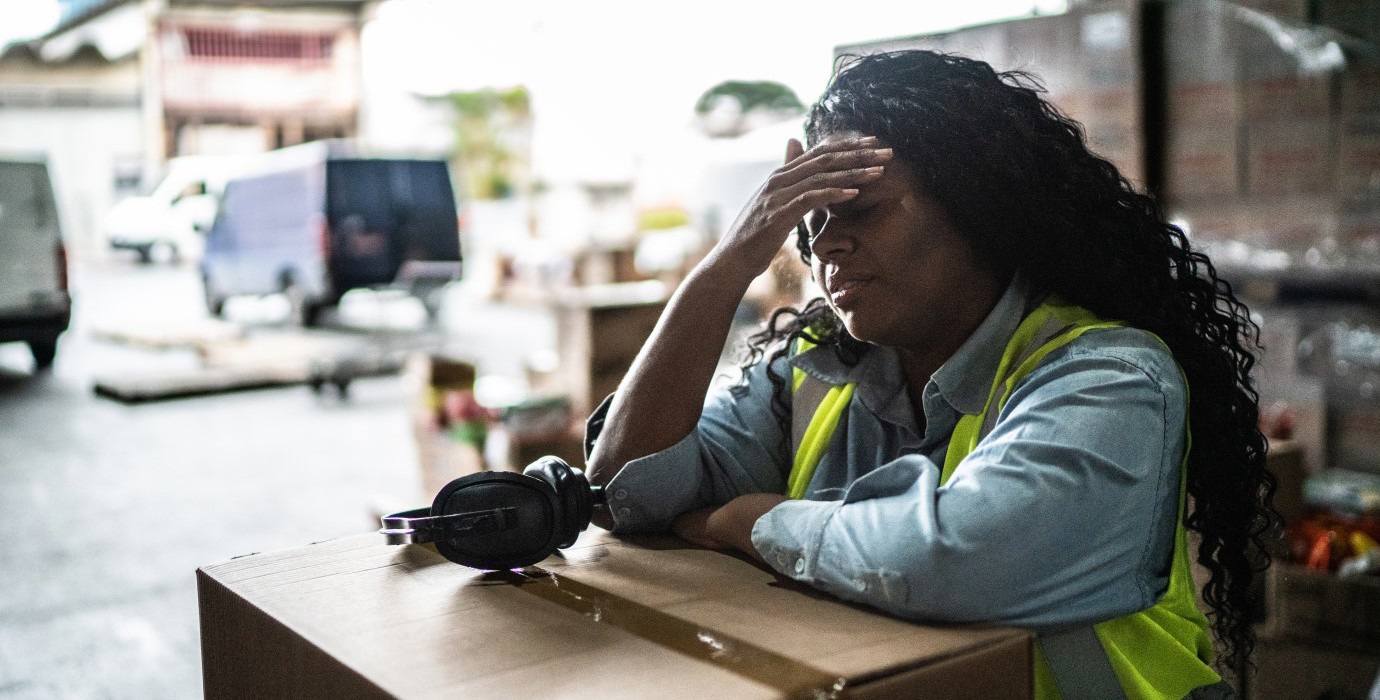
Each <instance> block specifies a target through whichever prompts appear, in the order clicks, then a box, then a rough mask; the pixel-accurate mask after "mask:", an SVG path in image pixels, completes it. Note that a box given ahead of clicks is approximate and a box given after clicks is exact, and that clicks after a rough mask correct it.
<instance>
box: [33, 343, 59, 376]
mask: <svg viewBox="0 0 1380 700" xmlns="http://www.w3.org/2000/svg"><path fill="white" fill-rule="evenodd" d="M29 352H31V353H33V355H34V368H35V369H40V370H42V369H48V368H49V367H52V366H53V360H55V359H57V338H43V339H41V340H30V341H29Z"/></svg>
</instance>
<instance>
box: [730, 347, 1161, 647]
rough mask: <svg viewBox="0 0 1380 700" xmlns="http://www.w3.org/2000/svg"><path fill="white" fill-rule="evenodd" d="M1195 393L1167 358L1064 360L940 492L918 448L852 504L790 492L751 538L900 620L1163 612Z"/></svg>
mask: <svg viewBox="0 0 1380 700" xmlns="http://www.w3.org/2000/svg"><path fill="white" fill-rule="evenodd" d="M1185 394H1186V392H1185V389H1184V386H1183V382H1182V378H1181V375H1180V373H1179V371H1178V367H1177V365H1175V364H1174V362H1173V359H1172V357H1170V356H1169V354H1168V353H1167V351H1163V350H1162V349H1160V348H1157V347H1152V346H1150V345H1148V344H1147V345H1145V346H1141V347H1112V348H1107V347H1085V346H1083V345H1082V344H1081V343H1078V342H1075V343H1074V344H1070V345H1068V346H1065V347H1064V348H1061V349H1060V350H1057V351H1056V352H1055V353H1051V355H1050V357H1049V358H1047V360H1046V363H1045V364H1043V365H1042V366H1041V367H1040V368H1038V369H1037V370H1036V371H1035V372H1033V373H1031V374H1030V375H1029V376H1028V377H1027V378H1026V379H1025V380H1023V381H1022V382H1021V383H1020V384H1019V385H1018V386H1017V387H1016V389H1015V391H1014V392H1013V394H1012V396H1011V398H1010V400H1009V401H1008V403H1007V404H1006V406H1005V408H1004V409H1003V410H1002V411H1001V413H1000V414H999V417H998V421H997V423H996V426H995V428H994V429H993V431H992V432H991V434H989V435H988V436H987V437H986V438H985V439H984V440H983V441H982V442H981V443H980V444H979V445H978V447H977V448H976V449H975V450H974V451H973V452H972V453H971V454H969V455H968V456H967V458H965V459H964V460H963V461H962V462H961V463H960V464H959V465H958V467H957V469H956V470H955V472H954V474H953V476H952V477H951V478H950V480H949V481H948V483H946V484H943V485H940V483H939V480H940V468H939V466H938V465H936V464H935V463H934V462H933V461H931V460H930V459H928V458H926V457H924V456H921V455H918V454H906V455H902V456H899V457H897V458H896V459H894V460H892V461H890V462H888V463H886V464H883V465H880V466H879V467H877V468H876V469H874V470H872V471H871V472H869V473H867V474H865V475H863V476H862V477H861V478H858V479H856V480H855V481H854V482H853V483H852V484H850V485H849V487H848V488H847V490H846V492H845V494H844V497H843V499H842V500H840V501H788V502H786V503H782V504H781V505H779V506H777V507H776V508H774V509H773V510H772V511H770V512H769V513H767V514H766V515H765V516H763V517H762V518H760V519H759V520H758V521H757V523H756V525H755V527H754V528H753V532H752V541H753V544H754V546H756V548H757V549H758V551H759V552H760V553H761V554H762V555H763V556H764V557H765V558H766V560H767V562H768V563H769V564H770V565H771V566H773V567H774V568H776V569H777V570H778V571H780V572H781V573H783V574H785V575H787V576H790V577H792V578H795V579H797V580H800V581H802V582H806V583H809V584H811V585H813V586H815V587H817V588H820V589H822V590H824V591H827V592H830V593H833V594H835V595H837V596H839V597H842V598H845V599H848V600H854V601H858V602H862V603H866V604H868V605H872V606H874V607H877V608H880V609H882V610H885V611H888V612H891V613H893V614H897V615H901V616H906V617H914V618H924V619H932V620H948V621H994V622H1002V623H1009V624H1020V625H1029V626H1036V627H1038V626H1046V625H1063V624H1081V623H1085V622H1091V621H1095V620H1102V619H1109V618H1111V617H1115V616H1118V615H1123V614H1127V613H1130V612H1134V611H1136V610H1140V609H1143V608H1145V607H1149V606H1150V605H1153V604H1154V603H1155V602H1156V601H1157V600H1158V598H1159V597H1160V596H1161V595H1162V594H1163V590H1164V588H1165V586H1166V585H1167V581H1168V561H1167V560H1165V561H1154V560H1153V559H1156V558H1160V553H1163V552H1168V551H1172V538H1173V537H1174V532H1175V522H1176V519H1177V517H1178V503H1179V484H1180V480H1179V474H1180V470H1179V467H1180V460H1181V459H1182V456H1183V450H1184V445H1185V430H1184V426H1185V410H1186V408H1185V403H1186V398H1185Z"/></svg>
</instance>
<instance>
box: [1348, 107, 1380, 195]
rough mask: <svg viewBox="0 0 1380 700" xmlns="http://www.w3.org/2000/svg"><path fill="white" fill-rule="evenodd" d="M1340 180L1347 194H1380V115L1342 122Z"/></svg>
mask: <svg viewBox="0 0 1380 700" xmlns="http://www.w3.org/2000/svg"><path fill="white" fill-rule="evenodd" d="M1337 181H1338V182H1337V185H1338V187H1337V189H1338V191H1339V192H1341V193H1342V194H1343V195H1351V196H1358V195H1359V196H1365V195H1376V194H1380V113H1375V114H1368V115H1365V116H1355V117H1351V118H1348V119H1343V120H1342V122H1341V136H1340V143H1339V144H1338V148H1337Z"/></svg>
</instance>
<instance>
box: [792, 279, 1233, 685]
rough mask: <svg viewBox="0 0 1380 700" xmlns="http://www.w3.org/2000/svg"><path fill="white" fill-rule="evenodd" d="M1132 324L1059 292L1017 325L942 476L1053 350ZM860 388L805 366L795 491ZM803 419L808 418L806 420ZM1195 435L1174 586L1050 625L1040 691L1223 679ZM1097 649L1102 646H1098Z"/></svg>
mask: <svg viewBox="0 0 1380 700" xmlns="http://www.w3.org/2000/svg"><path fill="white" fill-rule="evenodd" d="M1122 325H1123V324H1121V323H1117V322H1110V321H1104V320H1101V319H1099V318H1097V317H1096V316H1094V315H1093V314H1092V313H1091V312H1089V311H1087V310H1085V309H1082V308H1079V307H1075V306H1066V305H1062V304H1059V303H1057V302H1055V301H1048V302H1046V303H1044V304H1042V305H1041V306H1040V307H1039V308H1037V309H1036V310H1035V311H1033V312H1031V314H1030V315H1029V316H1027V317H1026V318H1025V320H1023V321H1022V322H1021V324H1020V326H1018V327H1017V329H1016V332H1015V333H1014V334H1013V335H1012V337H1011V340H1010V341H1009V342H1008V343H1007V346H1006V349H1005V351H1004V352H1003V353H1002V358H1001V362H1000V364H999V365H998V368H997V373H996V376H995V377H994V378H993V382H992V388H991V389H990V390H989V391H988V395H987V402H986V403H985V405H984V407H983V410H982V412H981V413H979V414H976V415H964V416H963V417H961V418H960V419H959V421H958V425H957V426H955V428H954V431H953V435H952V436H951V437H950V440H949V448H948V451H947V453H946V454H945V458H944V467H943V470H942V473H941V477H940V484H941V485H942V484H945V483H948V481H949V478H950V477H952V476H953V473H954V470H955V469H957V468H958V465H959V464H960V463H961V462H962V461H963V459H964V458H966V457H967V456H968V455H969V454H970V453H971V452H972V451H973V450H974V449H975V448H976V447H977V445H978V443H979V442H981V441H982V439H983V438H985V437H986V436H987V434H988V433H990V432H991V430H992V428H993V427H994V426H995V425H996V421H997V416H998V415H999V414H1000V413H1001V410H1002V408H1004V407H1005V405H1006V401H1007V399H1009V398H1010V396H1011V393H1012V390H1013V389H1014V388H1015V387H1016V385H1017V384H1019V383H1020V382H1021V380H1023V379H1024V378H1025V377H1026V376H1027V375H1029V374H1030V372H1031V371H1033V370H1034V369H1035V367H1036V366H1038V365H1039V364H1040V362H1041V361H1043V360H1044V358H1045V357H1046V356H1048V355H1049V353H1051V352H1053V351H1054V350H1056V349H1058V348H1060V347H1062V346H1064V345H1067V344H1068V343H1070V342H1072V341H1073V340H1075V339H1076V338H1078V337H1079V336H1081V335H1082V334H1083V333H1085V332H1087V331H1089V330H1093V329H1098V328H1116V327H1121V326H1122ZM810 347H812V345H811V344H810V343H807V342H805V341H804V340H803V339H801V340H800V341H799V342H798V343H797V346H796V348H795V351H796V353H797V354H798V353H801V352H805V351H806V350H808V349H809V348H810ZM1186 385H1187V384H1186V383H1185V386H1186ZM853 388H854V384H851V383H850V384H847V385H844V386H842V387H836V386H829V385H828V384H827V383H826V382H823V381H821V380H819V379H817V378H815V377H813V376H811V375H809V374H806V373H805V372H804V371H802V370H800V369H799V368H796V369H795V371H794V373H793V377H792V389H793V392H794V393H793V396H792V431H791V432H792V445H793V447H794V461H793V464H792V468H791V474H790V476H789V477H788V479H787V484H788V486H787V492H786V495H787V496H789V497H791V498H801V497H803V496H804V494H805V492H806V490H807V488H808V486H809V483H810V480H811V479H812V478H813V476H814V471H815V467H816V466H818V463H819V460H820V459H821V458H822V457H823V454H824V450H825V449H826V448H827V447H828V443H829V438H830V437H832V435H833V433H834V429H835V427H837V425H838V423H839V421H840V420H841V419H842V417H843V414H844V411H846V410H847V404H848V401H847V399H846V398H841V397H844V396H845V395H846V396H852V393H853ZM817 397H819V398H817ZM831 397H832V400H830V399H831ZM1185 422H1187V419H1186V418H1185ZM802 424H804V425H806V427H804V428H801V427H800V426H801V425H802ZM1191 444H1192V443H1191V436H1188V437H1186V440H1185V449H1184V459H1183V462H1182V463H1181V464H1180V469H1179V517H1178V521H1177V523H1178V524H1177V527H1176V532H1175V538H1174V552H1173V554H1172V558H1173V561H1172V566H1171V569H1170V577H1169V586H1168V588H1167V590H1166V591H1165V594H1164V596H1163V597H1162V598H1161V599H1160V601H1159V602H1158V603H1156V604H1155V605H1154V606H1152V607H1150V608H1147V609H1145V610H1142V611H1140V612H1137V613H1132V614H1130V615H1126V616H1123V617H1119V618H1116V619H1113V620H1107V621H1105V622H1100V623H1097V624H1096V625H1094V626H1083V627H1079V628H1074V629H1072V630H1065V631H1061V632H1059V633H1057V634H1053V635H1051V634H1048V633H1046V634H1042V635H1041V642H1040V643H1038V644H1036V645H1035V697H1036V698H1038V699H1039V700H1056V699H1058V698H1067V699H1069V700H1073V699H1075V698H1113V697H1131V698H1154V699H1155V700H1178V699H1179V698H1183V697H1185V696H1187V695H1188V694H1189V693H1191V692H1193V691H1194V689H1196V688H1199V687H1202V686H1206V685H1211V684H1214V683H1218V682H1220V681H1221V678H1220V677H1219V676H1218V675H1217V674H1216V673H1215V672H1213V671H1212V669H1211V667H1210V666H1209V665H1208V660H1210V659H1211V658H1212V643H1211V638H1210V637H1209V635H1208V632H1207V627H1208V624H1207V618H1205V617H1204V616H1203V614H1202V613H1201V612H1200V611H1199V610H1198V607H1197V590H1196V589H1195V587H1194V585H1193V580H1192V577H1191V576H1190V569H1189V559H1188V543H1187V537H1186V532H1185V530H1184V527H1183V515H1184V503H1185V488H1186V485H1187V464H1188V449H1189V447H1190V446H1191ZM1099 642H1100V644H1099ZM1094 650H1095V651H1101V652H1102V653H1101V654H1096V653H1094ZM1061 690H1062V691H1063V692H1062V693H1061V692H1060V691H1061Z"/></svg>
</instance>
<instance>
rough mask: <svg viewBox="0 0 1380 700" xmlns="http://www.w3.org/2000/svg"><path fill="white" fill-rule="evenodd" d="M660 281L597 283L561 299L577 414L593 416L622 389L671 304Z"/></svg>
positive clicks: (563, 346) (559, 315) (567, 372)
mask: <svg viewBox="0 0 1380 700" xmlns="http://www.w3.org/2000/svg"><path fill="white" fill-rule="evenodd" d="M667 296H668V295H667V291H666V286H665V285H664V284H661V283H660V282H655V281H652V282H631V283H625V284H608V285H596V286H589V287H580V288H577V289H572V290H569V291H568V292H567V293H566V294H563V295H562V296H561V297H560V298H558V299H557V300H556V305H555V315H556V345H557V351H558V352H559V354H560V366H561V368H560V371H561V374H562V375H563V377H564V381H563V382H562V386H563V389H564V391H563V392H562V393H564V394H567V395H568V396H570V398H571V408H572V410H573V411H574V413H575V415H577V416H586V415H589V413H590V412H592V411H593V410H594V409H595V408H596V407H598V405H599V402H601V401H603V400H604V397H606V396H608V395H609V394H611V393H613V391H614V390H615V389H617V388H618V383H619V382H620V381H622V380H623V375H624V374H626V373H627V371H628V368H629V367H631V366H632V362H633V360H634V359H635V358H636V357H637V353H638V351H640V350H641V349H642V345H643V343H645V342H646V341H647V338H648V337H649V336H650V335H651V334H652V330H653V329H654V328H656V323H657V321H658V320H659V319H660V318H661V312H662V310H663V309H664V308H665V306H666V299H667Z"/></svg>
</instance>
